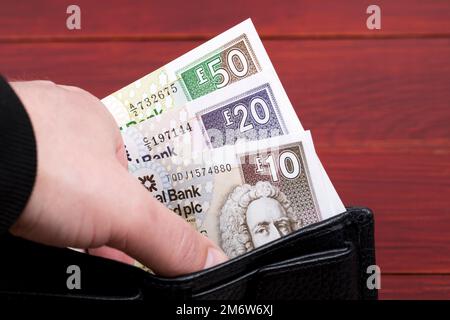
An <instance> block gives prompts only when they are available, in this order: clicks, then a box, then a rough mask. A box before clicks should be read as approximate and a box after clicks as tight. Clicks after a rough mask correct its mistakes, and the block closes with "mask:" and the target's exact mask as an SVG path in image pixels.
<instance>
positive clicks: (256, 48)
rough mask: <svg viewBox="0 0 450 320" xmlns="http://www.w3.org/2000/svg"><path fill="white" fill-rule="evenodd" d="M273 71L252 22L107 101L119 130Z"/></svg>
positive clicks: (183, 56)
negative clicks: (266, 71) (254, 76)
mask: <svg viewBox="0 0 450 320" xmlns="http://www.w3.org/2000/svg"><path fill="white" fill-rule="evenodd" d="M265 70H272V71H273V72H275V71H274V68H273V66H272V63H271V62H270V59H269V57H268V55H267V53H266V51H265V49H264V47H263V45H262V43H261V40H260V39H259V37H258V34H257V32H256V30H255V27H254V26H253V23H252V22H251V20H250V19H248V20H246V21H244V22H242V23H240V24H238V25H237V26H235V27H233V28H231V29H229V30H227V31H226V32H224V33H222V34H220V35H218V36H217V37H215V38H213V39H211V40H210V41H208V42H206V43H204V44H202V45H201V46H199V47H197V48H195V49H193V50H191V51H189V52H188V53H186V54H184V55H182V56H181V57H179V58H177V59H175V60H173V61H171V62H170V63H168V64H167V65H165V66H163V67H161V68H160V69H158V70H156V71H154V72H152V73H150V74H148V75H146V76H144V77H142V78H140V79H139V80H137V81H135V82H133V83H131V84H129V85H127V86H126V87H124V88H122V89H120V90H118V91H116V92H114V93H113V94H111V95H109V96H108V97H106V98H104V99H103V100H102V102H103V103H104V104H105V105H106V106H107V108H108V110H109V111H110V112H111V114H112V115H113V116H114V118H115V120H116V121H117V123H118V125H119V127H120V128H121V129H122V128H126V127H130V126H133V125H135V124H137V123H140V122H142V121H145V120H147V119H152V118H155V117H157V116H159V115H160V114H161V113H162V112H163V111H165V110H168V109H171V108H175V107H178V106H183V105H185V104H186V103H187V102H189V101H195V100H196V99H198V98H200V97H203V96H205V95H208V94H210V93H212V92H216V91H218V90H220V89H222V88H226V87H227V86H230V85H232V84H236V83H239V82H240V81H241V80H243V79H246V78H249V77H252V76H253V75H256V74H258V73H260V72H261V71H265Z"/></svg>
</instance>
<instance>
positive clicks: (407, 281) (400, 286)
mask: <svg viewBox="0 0 450 320" xmlns="http://www.w3.org/2000/svg"><path fill="white" fill-rule="evenodd" d="M379 297H380V299H385V300H386V299H413V300H447V299H450V275H382V276H381V289H380V291H379Z"/></svg>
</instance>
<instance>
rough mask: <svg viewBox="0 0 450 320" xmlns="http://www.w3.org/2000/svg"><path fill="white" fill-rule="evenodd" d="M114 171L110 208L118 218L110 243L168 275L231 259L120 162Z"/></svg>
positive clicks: (187, 271)
mask: <svg viewBox="0 0 450 320" xmlns="http://www.w3.org/2000/svg"><path fill="white" fill-rule="evenodd" d="M109 174H110V175H111V172H110V173H109ZM112 174H113V175H116V176H115V177H114V179H113V180H110V181H114V182H115V183H113V185H115V186H116V187H115V188H116V190H114V191H113V193H112V194H113V197H114V198H115V200H114V202H113V205H112V206H111V208H109V209H110V210H113V211H114V212H112V213H113V215H112V216H113V217H114V220H115V221H113V223H112V230H111V231H112V234H111V240H110V242H109V243H108V245H109V246H111V247H114V248H116V249H119V250H121V251H123V252H125V253H127V254H129V255H130V256H132V257H134V258H135V259H137V260H138V261H139V262H141V263H142V264H144V265H146V266H147V267H149V268H150V269H152V270H153V271H154V272H155V273H157V274H160V275H165V276H175V275H180V274H185V273H190V272H194V271H199V270H203V269H206V268H209V267H212V266H214V265H216V264H219V263H222V262H224V261H226V260H227V259H228V258H227V256H226V255H225V254H224V253H223V252H222V250H220V249H219V248H218V247H217V246H216V245H215V244H214V243H213V242H212V241H211V240H209V239H208V238H207V237H205V236H203V235H201V234H200V233H199V232H197V231H196V230H195V229H194V228H193V227H192V226H191V225H189V224H188V223H187V222H186V221H185V220H184V219H182V218H181V217H180V216H178V215H177V214H176V213H174V212H173V211H171V210H169V209H167V208H166V207H165V206H164V205H163V204H161V203H160V202H159V201H158V200H156V199H155V198H153V197H152V196H151V194H150V193H149V192H148V191H147V190H146V189H145V188H144V187H142V185H141V184H140V183H139V182H138V181H137V180H136V179H135V178H134V177H133V176H131V175H130V174H129V173H128V171H127V170H126V169H124V168H123V167H121V166H120V165H119V164H117V168H116V169H115V170H113V173H112Z"/></svg>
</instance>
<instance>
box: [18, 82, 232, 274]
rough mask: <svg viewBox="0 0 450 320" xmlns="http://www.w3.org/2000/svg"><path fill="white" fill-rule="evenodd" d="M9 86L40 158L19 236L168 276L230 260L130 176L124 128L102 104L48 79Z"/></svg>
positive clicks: (79, 90) (82, 91) (82, 93)
mask: <svg viewBox="0 0 450 320" xmlns="http://www.w3.org/2000/svg"><path fill="white" fill-rule="evenodd" d="M11 85H12V87H13V89H14V90H15V92H16V93H17V94H18V96H19V97H20V99H21V100H22V102H23V104H24V106H25V108H26V109H27V111H28V114H29V116H30V118H31V122H32V125H33V129H34V132H35V136H36V144H37V158H38V161H37V177H36V183H35V186H34V189H33V192H32V194H31V197H30V199H29V201H28V204H27V205H26V207H25V210H24V212H23V213H22V215H21V216H20V218H19V219H18V221H17V222H16V223H15V224H14V225H13V227H12V228H11V230H10V231H11V232H12V233H13V234H14V235H17V236H20V237H23V238H26V239H29V240H33V241H36V242H41V243H44V244H48V245H54V246H61V247H76V248H100V247H101V248H100V249H97V250H96V251H97V253H98V254H101V255H103V256H108V257H116V258H118V257H120V256H121V258H120V260H124V257H126V256H125V255H124V254H121V253H120V252H125V253H126V254H128V255H130V256H132V257H133V258H136V259H137V260H138V261H140V262H141V263H143V264H144V265H146V266H148V267H149V268H150V269H152V270H153V271H155V272H156V273H158V274H161V275H166V276H174V275H179V274H183V273H189V272H193V271H198V270H201V269H204V268H207V267H211V266H213V265H215V264H218V263H221V262H223V261H225V260H226V259H227V258H226V256H225V254H224V253H223V252H222V251H221V250H220V249H218V247H217V246H215V245H214V244H213V243H212V242H211V241H210V240H209V239H207V238H206V237H204V236H203V235H201V234H200V233H198V232H197V231H195V230H194V228H192V227H191V226H190V225H189V224H188V223H187V222H185V221H184V220H183V219H182V218H181V217H179V216H178V215H176V214H174V213H173V212H172V211H170V210H169V209H167V208H166V207H164V206H163V205H162V204H161V203H160V202H158V201H157V200H156V199H154V198H153V197H152V196H150V194H149V193H148V192H147V190H146V189H145V188H143V187H142V186H141V184H140V183H139V182H138V181H137V180H136V179H135V178H134V177H132V176H131V175H130V174H129V173H128V171H127V169H126V168H127V160H126V158H125V152H124V146H123V142H122V138H121V135H120V132H119V129H118V128H117V126H116V124H115V122H114V120H113V118H112V116H111V115H110V114H109V113H108V111H107V109H106V108H105V107H104V106H103V104H102V103H101V102H100V101H99V100H98V99H97V98H95V97H94V96H92V95H91V94H89V93H88V92H86V91H84V90H82V89H79V88H76V87H69V86H61V85H56V84H54V83H52V82H49V81H30V82H16V83H11ZM103 246H108V247H112V248H116V249H118V250H120V251H113V250H112V249H107V248H108V247H106V248H105V247H103Z"/></svg>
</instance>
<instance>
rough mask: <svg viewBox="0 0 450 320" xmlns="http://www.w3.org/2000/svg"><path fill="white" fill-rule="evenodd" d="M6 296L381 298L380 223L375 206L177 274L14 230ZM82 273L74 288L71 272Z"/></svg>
mask: <svg viewBox="0 0 450 320" xmlns="http://www.w3.org/2000/svg"><path fill="white" fill-rule="evenodd" d="M0 252H1V255H2V259H1V263H0V264H1V265H0V298H8V299H10V300H11V299H12V300H16V299H17V300H23V299H25V300H47V299H58V300H60V299H63V300H84V301H86V300H114V301H118V300H155V299H166V300H170V299H183V300H222V299H252V300H290V299H308V300H310V299H377V295H378V293H377V290H376V289H369V288H368V286H367V284H366V283H367V279H368V277H369V276H370V274H368V273H367V268H368V266H370V265H375V249H374V221H373V215H372V212H371V211H370V210H369V209H367V208H356V207H351V208H347V211H346V212H345V213H343V214H340V215H338V216H335V217H333V218H331V219H327V220H325V221H322V222H320V223H316V224H313V225H310V226H308V227H305V228H303V229H301V230H298V231H296V232H294V233H291V234H289V235H287V236H284V237H282V238H281V239H278V240H276V241H273V242H271V243H269V244H267V245H264V246H262V247H259V248H257V249H255V250H253V251H251V252H248V253H246V254H244V255H241V256H239V257H237V258H234V259H232V260H230V261H227V262H226V263H223V264H221V265H218V266H216V267H213V268H210V269H207V270H204V271H200V272H196V273H193V274H189V275H185V276H180V277H176V278H163V277H158V276H155V275H152V274H150V273H148V272H145V271H143V270H141V269H139V268H136V267H133V266H129V265H125V264H122V263H119V262H115V261H112V260H107V259H103V258H99V257H95V256H90V255H87V254H83V253H78V252H76V251H73V250H70V249H62V248H54V247H48V246H44V245H40V244H37V243H33V242H30V241H26V240H23V239H20V238H16V237H13V236H11V235H6V236H2V237H1V238H0ZM71 265H76V266H78V267H79V270H80V284H81V288H80V289H68V287H67V279H68V277H69V275H70V274H68V273H67V269H68V267H69V266H71Z"/></svg>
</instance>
